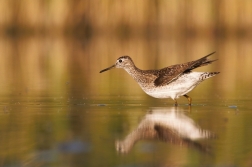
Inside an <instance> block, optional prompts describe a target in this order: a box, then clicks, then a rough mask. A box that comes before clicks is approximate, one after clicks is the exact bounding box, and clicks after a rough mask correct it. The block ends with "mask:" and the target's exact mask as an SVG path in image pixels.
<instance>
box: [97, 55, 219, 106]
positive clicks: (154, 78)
mask: <svg viewBox="0 0 252 167" xmlns="http://www.w3.org/2000/svg"><path fill="white" fill-rule="evenodd" d="M214 53H215V52H213V53H210V54H208V55H206V56H204V57H202V58H200V59H198V60H195V61H190V62H187V63H183V64H176V65H171V66H169V67H165V68H162V69H160V70H141V69H139V68H137V67H136V66H135V64H134V62H133V60H132V59H131V58H130V57H129V56H121V57H119V58H118V59H117V60H116V63H115V64H114V65H112V66H111V67H108V68H106V69H104V70H101V71H100V73H102V72H104V71H107V70H110V69H112V68H123V69H124V70H126V71H127V72H128V73H129V74H130V75H131V76H132V77H133V78H134V80H135V81H136V82H137V83H138V84H139V85H140V87H141V88H142V89H143V91H144V92H145V93H147V94H148V95H150V96H152V97H155V98H172V99H173V100H174V101H175V106H177V105H178V103H177V99H178V98H179V97H180V96H184V97H186V98H187V99H188V102H189V105H191V103H192V99H191V97H189V96H188V95H187V93H188V92H190V91H191V90H193V89H194V88H195V87H196V86H197V85H198V84H200V83H201V82H202V81H204V80H206V79H208V78H210V77H213V76H215V75H216V74H219V73H220V72H192V70H193V69H195V68H198V67H201V66H205V65H208V64H211V63H212V62H214V61H216V60H209V59H208V57H209V56H210V55H212V54H214Z"/></svg>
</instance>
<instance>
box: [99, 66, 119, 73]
mask: <svg viewBox="0 0 252 167" xmlns="http://www.w3.org/2000/svg"><path fill="white" fill-rule="evenodd" d="M112 68H115V64H114V65H113V66H111V67H108V68H105V69H104V70H101V71H100V73H102V72H105V71H108V70H110V69H112Z"/></svg>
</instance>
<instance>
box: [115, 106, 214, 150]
mask: <svg viewBox="0 0 252 167" xmlns="http://www.w3.org/2000/svg"><path fill="white" fill-rule="evenodd" d="M183 112H184V109H183V108H179V107H172V108H151V110H150V112H149V113H147V114H146V115H145V117H144V118H143V120H142V121H141V122H140V123H139V125H138V127H137V128H136V129H135V130H133V131H132V132H131V133H130V134H128V135H127V136H126V138H125V139H124V140H122V141H119V140H117V141H116V143H115V144H116V150H117V152H119V153H128V152H129V151H130V150H131V149H132V147H133V146H134V144H136V143H137V142H138V141H141V140H158V141H163V142H168V143H171V144H177V145H181V146H189V147H193V148H196V149H197V150H199V151H202V152H208V147H207V146H204V145H202V144H200V143H199V142H197V141H198V140H199V139H204V138H212V137H214V135H213V134H212V133H211V132H210V131H208V130H203V129H201V128H200V127H199V126H198V125H197V124H196V123H195V122H194V121H193V120H192V119H191V118H189V117H188V116H186V115H185V114H184V113H183Z"/></svg>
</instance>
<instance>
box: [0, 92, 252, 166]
mask: <svg viewBox="0 0 252 167" xmlns="http://www.w3.org/2000/svg"><path fill="white" fill-rule="evenodd" d="M1 101H2V104H4V105H2V112H1V114H0V119H1V121H0V124H1V126H0V127H1V128H0V133H1V139H0V140H1V141H0V142H1V143H2V144H1V149H0V150H1V157H2V158H1V159H2V160H1V161H2V165H3V166H4V165H5V166H37V165H38V166H83V165H84V166H205V165H206V166H207V165H209V166H223V165H224V166H250V165H251V163H252V162H251V155H252V146H251V144H250V142H251V140H252V125H251V118H252V113H251V107H250V104H249V103H250V100H243V99H240V100H239V101H237V100H225V101H222V102H220V101H219V100H216V99H195V100H194V102H193V105H192V106H191V107H190V106H188V105H186V104H180V105H179V106H178V107H173V105H172V104H167V103H166V101H165V100H156V99H155V100H154V101H153V100H152V98H148V99H145V98H143V97H141V96H140V97H127V96H125V97H123V96H120V97H106V98H103V99H100V100H96V99H95V98H94V99H92V98H91V99H89V98H86V99H83V98H75V97H72V98H68V99H66V98H63V97H49V96H47V97H38V98H30V99H25V100H24V97H18V98H16V99H14V100H10V101H9V100H8V99H1ZM173 125H174V126H178V127H179V129H177V128H176V127H173ZM191 126H193V128H190V127H191ZM188 128H189V131H187V132H184V131H186V129H188ZM194 133H196V134H197V133H199V134H201V136H198V137H196V138H194V137H191V136H190V135H193V134H194Z"/></svg>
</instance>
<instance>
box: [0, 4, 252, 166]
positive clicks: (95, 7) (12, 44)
mask: <svg viewBox="0 0 252 167" xmlns="http://www.w3.org/2000/svg"><path fill="white" fill-rule="evenodd" d="M213 51H216V54H214V55H213V56H211V57H212V59H218V61H217V62H215V63H213V64H212V65H210V66H206V67H202V68H200V69H197V70H196V71H220V72H221V73H220V75H218V76H216V77H214V78H211V79H209V80H207V81H205V82H204V83H202V84H201V85H200V86H199V87H197V88H196V89H195V90H194V91H192V92H191V93H190V94H189V95H191V96H192V98H193V100H195V102H196V103H197V102H201V101H204V100H206V99H212V100H214V103H213V104H214V105H217V106H224V105H225V106H226V105H237V104H241V106H242V107H243V108H246V109H247V110H246V111H248V110H250V109H251V107H250V104H249V103H250V102H251V100H252V91H251V83H252V75H251V64H252V1H251V0H204V1H201V0H137V1H136V0H118V1H116V0H0V78H1V82H0V107H1V109H2V110H1V113H0V136H1V137H0V157H1V159H0V166H1V164H2V165H3V166H4V165H6V166H8V165H9V164H11V165H13V164H22V165H23V166H29V165H27V164H30V159H34V158H31V157H33V155H34V154H35V153H34V150H48V149H51V148H54V146H55V143H60V142H65V141H68V140H70V141H71V140H73V139H76V138H78V139H80V140H81V141H90V142H91V143H96V144H97V143H98V144H97V145H98V147H99V148H103V147H104V146H103V144H102V142H101V141H99V137H100V135H101V134H103V133H105V132H106V133H112V136H113V134H114V133H115V132H116V133H119V132H121V131H123V130H122V129H123V128H122V127H121V126H123V125H121V124H123V122H124V121H126V120H125V119H129V118H132V117H127V118H123V117H122V116H123V115H121V117H122V118H121V117H119V116H117V117H113V116H114V114H115V113H117V111H118V108H117V107H119V108H120V105H119V104H123V103H127V100H130V102H132V101H133V102H132V103H134V105H138V104H139V103H141V104H143V106H145V105H147V103H148V105H152V106H156V105H157V106H158V105H160V104H161V103H159V102H160V101H161V102H162V104H163V103H168V105H172V104H173V101H172V100H168V99H165V100H160V101H159V100H156V99H153V98H151V97H148V96H147V95H145V93H144V92H143V91H142V90H141V89H140V87H139V86H138V85H137V84H136V83H135V81H134V80H133V79H132V78H131V77H130V76H129V75H128V74H126V72H124V71H122V70H119V69H117V70H113V71H109V72H106V73H102V74H99V71H100V70H101V69H104V68H106V67H109V66H111V65H112V64H113V63H115V61H116V59H117V58H118V57H119V56H122V55H129V56H131V57H132V59H133V60H134V62H135V64H136V65H137V66H138V67H139V68H141V69H158V68H163V67H166V66H168V65H172V64H178V63H183V62H187V61H192V60H196V59H198V58H200V57H202V56H205V55H207V54H209V53H211V52H213ZM136 99H141V100H140V101H137V100H136ZM131 100H132V101H131ZM142 100H143V101H142ZM144 100H146V101H144ZM230 100H231V101H230ZM138 102H139V103H138ZM178 102H179V103H182V104H183V103H186V102H187V101H186V99H184V98H181V99H179V100H178ZM76 104H81V106H76ZM97 104H105V105H108V104H112V105H114V104H116V105H119V106H117V107H116V108H113V109H111V110H110V109H108V108H106V109H105V114H104V115H102V118H103V117H104V118H107V117H110V116H112V118H109V119H102V118H97V119H98V120H96V119H95V116H97V115H96V114H94V113H96V112H93V114H94V115H93V117H91V118H92V119H90V115H89V116H87V115H86V114H87V113H88V112H89V111H97V110H98V111H97V113H99V114H101V113H100V112H102V111H100V109H97V108H92V106H96V105H97ZM134 105H133V106H134ZM148 105H147V106H148ZM125 110H127V109H125V108H123V109H122V111H125ZM131 110H134V109H131ZM136 110H137V112H135V114H136V115H135V116H138V117H139V115H144V113H145V112H143V110H142V109H136ZM213 110H215V111H216V112H217V111H218V110H220V108H216V109H213ZM59 111H60V114H59V115H58V114H57V113H59ZM119 111H120V110H119ZM225 111H226V110H225ZM133 112H134V111H133ZM99 114H98V115H99ZM227 115H228V113H225V114H224V116H223V117H225V118H226V117H227ZM124 116H125V115H124ZM250 116H251V115H249V116H248V115H247V116H246V115H244V117H243V118H240V119H239V121H237V120H235V119H234V120H233V121H231V122H229V123H230V124H231V125H232V126H234V125H236V124H241V126H242V127H247V128H250V126H248V125H249V121H250V120H251V117H250ZM215 117H216V115H211V114H209V115H208V118H209V121H210V120H211V121H210V122H209V123H208V125H209V127H215V122H214V119H215ZM113 118H114V119H119V120H114V122H113V121H111V119H113ZM194 118H197V116H194ZM204 118H206V117H204ZM93 119H94V120H93ZM223 119H224V118H223ZM128 122H130V120H128ZM133 122H134V121H133ZM135 124H136V123H135ZM135 124H134V125H135ZM99 125H102V126H103V127H104V128H105V129H106V130H105V131H104V130H102V129H101V127H100V126H99ZM131 126H133V125H131ZM232 126H229V127H232ZM117 127H118V128H117ZM111 129H112V130H111ZM213 129H214V128H213ZM216 129H218V128H216ZM216 129H215V130H216ZM110 130H111V131H110ZM229 130H230V131H228V130H227V134H228V135H227V136H229V137H228V138H225V139H227V140H228V141H229V142H227V143H232V142H234V141H233V140H232V137H230V136H233V135H234V133H236V132H237V131H235V132H234V131H232V130H231V128H230V129H229ZM245 131H246V132H248V131H249V132H250V131H251V130H249V129H246V130H245ZM97 132H99V133H97ZM122 133H123V134H124V135H123V134H120V135H121V136H125V135H126V132H125V131H123V132H122ZM239 134H240V136H241V139H240V140H239V144H241V145H242V143H248V142H247V140H248V138H247V137H248V136H247V135H244V134H246V133H244V131H239ZM249 134H250V136H251V132H250V133H249ZM113 139H114V138H113ZM224 143H225V142H224ZM218 144H219V145H220V143H218ZM221 144H223V143H221ZM219 145H218V146H219ZM110 146H111V147H112V149H114V148H113V147H114V145H113V143H112V144H111V145H110ZM245 147H246V145H242V148H245ZM225 148H226V149H223V152H229V151H228V148H229V145H226V147H225ZM236 148H237V147H235V148H234V150H236ZM96 149H97V150H98V148H96ZM249 150H250V149H249ZM114 151H115V150H114ZM236 151H237V150H236ZM236 151H235V153H237V152H238V153H243V150H242V149H241V150H239V148H238V151H237V152H236ZM31 152H33V153H32V155H31ZM246 153H247V154H246V156H245V159H242V158H241V159H239V158H238V160H237V161H235V162H239V163H241V162H242V163H241V164H242V165H244V164H250V165H251V164H252V162H251V160H250V159H249V157H251V155H252V153H251V150H250V151H247V152H246ZM45 154H46V153H45ZM105 154H107V155H108V156H109V158H108V159H109V160H111V161H109V162H108V164H109V165H108V166H111V165H112V166H114V165H115V164H117V163H116V162H118V161H119V162H122V161H123V160H122V159H120V160H116V158H118V157H117V155H116V154H114V152H113V151H111V150H110V152H109V153H106V151H103V152H99V151H98V152H94V153H93V152H92V153H89V156H87V157H86V159H85V162H86V163H87V164H89V166H95V165H96V163H95V162H94V161H95V160H96V159H99V158H100V157H103V158H104V157H105V159H106V156H104V155H105ZM50 155H51V152H50ZM94 155H95V156H94ZM98 155H100V156H98ZM53 156H54V154H53V155H51V156H50V157H53ZM82 156H86V154H84V155H82ZM111 157H112V158H111ZM57 158H58V159H60V160H64V161H63V162H67V163H66V166H68V165H69V166H71V165H70V164H71V162H76V163H73V164H75V165H73V164H72V166H78V165H76V164H83V163H84V162H82V161H80V159H81V157H71V156H68V155H67V156H64V157H63V158H59V157H57ZM78 158H79V159H78ZM133 158H134V156H133ZM27 159H28V160H27ZM113 159H114V160H113ZM189 159H190V158H188V159H187V160H184V162H185V164H186V162H189V161H190V160H189ZM192 159H193V158H192ZM223 159H224V160H230V159H232V156H230V157H229V156H228V158H226V157H225V156H221V158H220V159H219V160H218V159H216V160H215V161H216V162H222V161H221V160H223ZM60 160H59V161H60ZM114 161H116V162H114ZM20 162H21V163H20ZM35 162H36V165H37V166H43V165H44V164H47V163H45V161H42V160H41V161H39V163H40V165H38V164H39V163H38V164H37V162H38V161H35ZM46 162H47V161H46ZM49 162H50V163H49V164H51V161H49ZM79 162H80V163H79ZM53 163H55V162H54V161H53ZM97 163H98V162H97ZM223 163H224V162H223ZM31 164H32V165H30V166H33V165H34V164H33V163H31ZM59 164H61V163H55V165H56V166H57V165H59ZM224 164H226V163H224ZM231 164H232V163H231ZM234 164H235V163H234ZM11 165H10V166H11ZM22 165H21V166H22ZM61 165H63V164H61ZM17 166H19V165H17ZM115 166H116V165H115Z"/></svg>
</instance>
